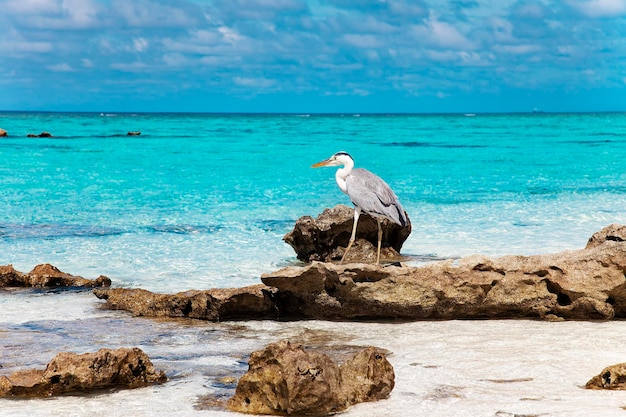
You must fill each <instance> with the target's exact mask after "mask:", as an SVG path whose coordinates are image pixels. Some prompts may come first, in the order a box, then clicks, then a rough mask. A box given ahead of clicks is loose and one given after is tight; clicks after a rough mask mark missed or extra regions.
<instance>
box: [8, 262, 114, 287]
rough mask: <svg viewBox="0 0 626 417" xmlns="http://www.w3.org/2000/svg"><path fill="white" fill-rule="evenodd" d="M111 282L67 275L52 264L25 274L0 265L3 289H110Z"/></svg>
mask: <svg viewBox="0 0 626 417" xmlns="http://www.w3.org/2000/svg"><path fill="white" fill-rule="evenodd" d="M109 286H111V280H110V279H109V278H107V277H105V276H104V275H100V276H99V277H98V278H96V279H95V280H90V279H86V278H83V277H80V276H75V275H71V274H67V273H65V272H62V271H60V270H59V269H58V268H57V267H55V266H53V265H50V264H41V265H37V266H36V267H35V268H33V270H32V271H30V272H29V273H27V274H25V273H22V272H19V271H16V270H15V269H14V268H13V265H0V288H1V287H55V288H57V287H83V288H95V287H109Z"/></svg>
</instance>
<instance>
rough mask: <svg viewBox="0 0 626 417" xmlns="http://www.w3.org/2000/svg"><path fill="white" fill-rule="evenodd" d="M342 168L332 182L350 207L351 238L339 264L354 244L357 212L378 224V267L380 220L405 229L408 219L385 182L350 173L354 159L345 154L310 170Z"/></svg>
mask: <svg viewBox="0 0 626 417" xmlns="http://www.w3.org/2000/svg"><path fill="white" fill-rule="evenodd" d="M334 166H343V168H339V169H338V170H337V172H336V173H335V180H336V181H337V185H338V186H339V189H340V190H341V191H343V193H344V194H347V195H348V197H350V200H351V201H352V204H354V223H353V225H352V236H351V237H350V242H349V243H348V247H347V248H346V251H345V252H344V254H343V256H342V257H341V262H342V263H343V261H344V259H346V255H347V254H348V251H349V250H350V248H351V247H352V244H353V243H354V239H355V236H356V228H357V223H358V222H359V216H360V215H361V211H364V212H365V213H367V214H369V215H370V216H372V217H374V218H375V219H376V222H377V223H378V250H377V252H376V264H377V265H379V264H380V246H381V241H382V237H383V230H382V228H381V226H380V221H381V219H388V220H390V221H392V222H394V223H396V224H398V225H400V226H406V225H407V224H408V222H409V221H408V219H407V216H406V213H405V212H404V209H403V208H402V206H401V205H400V202H399V201H398V197H397V196H396V194H395V193H394V192H393V190H392V189H391V188H390V187H389V186H388V185H387V183H386V182H385V181H383V180H382V178H380V177H379V176H377V175H375V174H373V173H371V172H370V171H368V170H366V169H363V168H356V169H354V159H352V157H351V156H350V154H348V153H347V152H343V151H342V152H337V153H336V154H334V155H333V156H331V157H330V158H328V159H325V160H323V161H320V162H318V163H316V164H313V165H312V168H318V167H334Z"/></svg>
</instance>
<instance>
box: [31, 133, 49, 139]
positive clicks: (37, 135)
mask: <svg viewBox="0 0 626 417" xmlns="http://www.w3.org/2000/svg"><path fill="white" fill-rule="evenodd" d="M26 137H29V138H51V137H52V133H50V132H41V133H40V134H35V133H29V134H27V135H26Z"/></svg>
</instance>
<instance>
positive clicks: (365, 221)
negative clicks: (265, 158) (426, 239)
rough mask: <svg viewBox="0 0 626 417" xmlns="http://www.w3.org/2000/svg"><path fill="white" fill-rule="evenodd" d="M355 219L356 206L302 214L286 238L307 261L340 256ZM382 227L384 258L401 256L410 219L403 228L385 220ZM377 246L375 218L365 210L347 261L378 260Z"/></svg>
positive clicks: (389, 258)
mask: <svg viewBox="0 0 626 417" xmlns="http://www.w3.org/2000/svg"><path fill="white" fill-rule="evenodd" d="M353 222H354V209H352V208H350V207H348V206H345V205H338V206H335V207H334V208H332V209H326V210H324V211H323V212H322V213H321V214H320V215H319V216H318V217H317V219H314V218H312V217H311V216H304V217H301V218H300V219H298V220H297V221H296V224H295V227H294V229H293V230H292V231H291V232H289V233H287V234H286V235H285V236H284V237H283V240H284V241H285V242H287V243H288V244H289V245H290V246H291V247H292V248H294V250H295V251H296V256H297V257H298V259H300V260H302V261H305V262H311V261H330V260H332V259H341V257H342V256H343V252H344V249H345V248H346V246H348V242H349V240H350V236H351V234H352V225H353ZM382 228H383V241H382V245H381V246H382V249H381V258H382V259H384V260H397V259H400V254H399V252H400V249H401V248H402V244H403V243H404V241H405V240H406V239H407V238H408V237H409V235H410V234H411V224H410V221H409V224H408V225H407V226H405V227H402V226H399V225H397V224H394V223H392V222H390V221H388V220H384V221H383V222H382ZM377 245H378V225H377V223H376V219H374V218H373V217H371V216H369V215H368V214H366V213H363V214H361V216H360V218H359V224H358V228H357V234H356V241H355V244H354V246H353V247H352V249H350V252H349V254H348V258H347V259H346V261H351V260H359V261H370V260H371V261H375V260H376V246H377Z"/></svg>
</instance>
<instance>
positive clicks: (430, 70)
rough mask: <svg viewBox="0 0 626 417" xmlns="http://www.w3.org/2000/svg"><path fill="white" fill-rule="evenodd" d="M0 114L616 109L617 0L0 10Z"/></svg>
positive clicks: (620, 30)
mask: <svg viewBox="0 0 626 417" xmlns="http://www.w3.org/2000/svg"><path fill="white" fill-rule="evenodd" d="M0 33H1V36H0V55H1V56H2V62H3V64H2V65H1V66H0V110H48V111H57V110H65V111H147V112H150V111H197V112H357V113H358V112H363V113H365V112H494V111H496V112H502V111H532V110H533V109H534V108H537V109H541V110H543V111H607V110H608V111H626V0H563V1H550V0H519V1H518V0H489V1H472V0H456V1H455V0H448V1H434V0H415V1H409V0H315V1H304V0H215V1H200V0H0Z"/></svg>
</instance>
